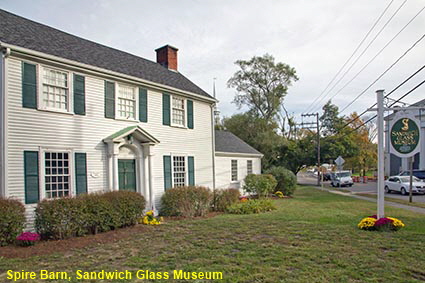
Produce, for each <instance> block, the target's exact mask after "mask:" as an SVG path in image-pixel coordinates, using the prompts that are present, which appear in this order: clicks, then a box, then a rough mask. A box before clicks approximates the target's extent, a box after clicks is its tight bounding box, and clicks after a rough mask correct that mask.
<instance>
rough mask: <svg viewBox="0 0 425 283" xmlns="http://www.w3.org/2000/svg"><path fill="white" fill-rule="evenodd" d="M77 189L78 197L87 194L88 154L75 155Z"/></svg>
mask: <svg viewBox="0 0 425 283" xmlns="http://www.w3.org/2000/svg"><path fill="white" fill-rule="evenodd" d="M75 188H76V192H77V195H79V194H85V193H87V154H86V153H75Z"/></svg>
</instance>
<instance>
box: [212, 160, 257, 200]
mask: <svg viewBox="0 0 425 283" xmlns="http://www.w3.org/2000/svg"><path fill="white" fill-rule="evenodd" d="M232 160H237V161H238V180H237V181H232V172H231V166H232V165H231V164H232ZM247 160H252V173H253V174H261V158H260V157H241V156H238V155H235V156H231V153H226V156H221V155H219V154H216V157H215V176H216V186H217V188H220V189H227V188H237V189H240V190H241V192H242V187H243V182H244V179H245V177H246V175H248V173H247Z"/></svg>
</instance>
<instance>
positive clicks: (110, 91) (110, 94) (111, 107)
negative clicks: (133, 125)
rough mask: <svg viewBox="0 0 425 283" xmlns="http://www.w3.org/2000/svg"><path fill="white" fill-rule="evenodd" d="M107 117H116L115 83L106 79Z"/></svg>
mask: <svg viewBox="0 0 425 283" xmlns="http://www.w3.org/2000/svg"><path fill="white" fill-rule="evenodd" d="M105 118H112V119H115V83H113V82H108V81H105Z"/></svg>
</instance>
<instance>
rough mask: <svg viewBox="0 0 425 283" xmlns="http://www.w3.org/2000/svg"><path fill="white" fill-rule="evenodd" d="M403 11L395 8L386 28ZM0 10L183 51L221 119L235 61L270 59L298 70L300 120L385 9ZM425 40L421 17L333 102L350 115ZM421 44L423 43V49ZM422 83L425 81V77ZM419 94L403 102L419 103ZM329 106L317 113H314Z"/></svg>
mask: <svg viewBox="0 0 425 283" xmlns="http://www.w3.org/2000/svg"><path fill="white" fill-rule="evenodd" d="M401 3H402V0H395V1H394V3H393V4H392V6H391V7H390V9H389V11H388V12H387V14H386V16H385V17H384V19H383V21H382V22H381V24H380V25H378V28H379V27H380V26H382V23H383V22H385V21H386V20H387V19H388V17H389V15H391V14H392V13H393V12H394V11H395V10H396V8H397V7H398V6H399V5H400V4H401ZM1 5H2V8H3V9H6V10H8V11H11V12H13V13H16V14H18V15H22V16H24V17H27V18H30V19H33V20H35V21H39V22H42V23H44V24H47V25H50V26H53V27H56V28H59V29H61V30H64V31H67V32H70V33H72V34H75V35H78V36H81V37H84V38H87V39H90V40H93V41H96V42H99V43H102V44H106V45H108V46H111V47H114V48H118V49H121V50H124V51H127V52H130V53H133V54H136V55H138V56H142V57H144V58H147V59H150V60H153V61H154V60H155V52H154V49H156V48H158V47H160V46H162V45H164V44H171V45H173V46H176V47H177V48H179V70H180V71H181V72H182V73H183V74H185V75H186V76H187V77H189V78H190V79H191V80H192V81H194V82H195V83H196V84H198V85H199V86H200V87H202V88H203V89H204V90H206V91H207V92H209V93H212V84H213V78H217V80H216V89H217V95H218V99H219V100H220V105H219V107H220V110H221V113H222V114H223V115H225V116H230V115H232V114H233V113H236V112H238V111H239V110H237V108H236V106H235V105H234V104H232V103H231V101H232V100H233V97H234V94H235V91H234V90H233V89H228V88H227V86H226V82H227V80H228V79H229V78H230V77H231V76H232V74H233V73H234V72H235V71H236V70H237V67H236V66H235V65H234V64H233V63H234V62H235V61H236V60H238V59H245V60H248V59H250V58H251V57H252V56H255V55H263V54H265V53H269V54H272V55H273V56H274V57H275V58H276V61H280V62H285V63H288V64H290V65H291V66H292V67H295V68H296V70H297V73H298V75H299V77H300V80H299V81H298V82H296V83H295V84H294V86H293V87H291V88H290V89H289V93H288V96H287V97H286V99H285V105H286V108H287V109H288V111H289V112H291V113H292V112H293V113H294V114H301V113H302V112H303V111H305V110H306V109H307V107H308V106H309V105H310V104H311V103H312V101H313V100H314V99H315V98H316V97H317V96H318V95H319V94H320V93H321V92H322V90H323V89H324V88H325V87H326V85H327V84H328V82H329V81H330V80H331V79H332V77H333V76H334V75H335V73H336V72H337V71H338V70H339V68H340V67H341V66H342V64H343V63H344V62H345V60H346V59H347V58H348V57H349V56H350V55H351V53H352V52H353V50H354V48H355V47H356V46H357V44H358V43H359V42H360V40H361V39H362V38H363V36H364V35H365V34H366V32H367V31H368V30H369V28H370V27H371V25H372V24H373V23H374V21H375V20H376V19H377V17H378V16H379V14H380V13H381V12H382V11H383V10H384V8H385V7H386V6H387V5H388V3H387V1H368V0H358V1H340V0H321V1H312V0H301V1H289V0H286V1H278V0H263V1H254V0H233V1H224V0H219V1H213V0H202V1H201V0H180V1H166V0H158V1H126V0H123V1H111V0H109V1H82V0H76V1H65V0H58V1H53V0H48V1H41V0H35V1H30V2H29V1H23V0H3V1H2V4H1ZM423 5H424V4H423V1H420V0H416V1H415V0H411V1H408V2H407V3H406V5H405V6H404V7H403V8H402V9H401V10H400V12H399V13H398V14H397V16H396V17H394V19H393V21H392V22H391V23H390V24H389V25H388V27H387V28H386V29H385V30H384V32H383V33H382V35H381V36H380V37H379V38H378V40H377V41H376V42H375V43H374V44H373V45H371V47H370V49H369V50H368V52H366V53H365V55H364V57H363V58H362V59H361V60H359V62H358V63H357V64H356V65H355V66H354V67H353V69H352V71H351V72H350V73H348V74H347V77H346V78H344V79H343V80H342V81H341V83H340V84H339V85H338V86H337V87H335V89H334V90H333V91H332V92H331V93H330V94H329V96H328V97H331V96H332V95H333V94H334V93H335V92H336V91H337V90H338V89H340V88H341V87H342V86H343V85H344V84H345V83H346V82H347V81H348V80H349V79H351V78H352V77H353V76H354V74H356V73H357V72H358V71H359V70H360V68H361V67H362V66H364V64H366V63H367V62H368V60H370V58H372V57H373V56H374V55H375V54H376V52H378V50H379V49H380V48H382V46H383V45H384V44H385V43H386V42H387V41H388V40H390V39H391V38H392V37H393V36H394V35H395V34H396V33H397V32H398V31H399V30H400V29H401V28H402V27H403V26H404V25H405V24H406V23H407V22H408V21H409V20H410V19H411V18H412V17H413V16H414V14H415V13H417V11H419V10H420V9H421V8H422V7H423ZM424 30H425V12H424V13H423V14H421V15H420V16H419V17H418V18H417V19H416V20H415V21H414V22H412V24H411V25H410V26H409V27H408V28H407V29H406V30H405V31H404V32H403V33H402V34H400V37H399V38H397V39H396V40H395V41H394V42H393V43H391V45H389V46H388V48H387V49H386V50H385V51H384V52H383V53H382V54H381V55H380V56H379V57H378V58H377V59H376V61H374V62H373V63H372V64H371V65H370V66H369V67H368V68H367V69H365V71H363V72H362V73H361V74H360V75H359V76H358V78H356V79H355V80H354V81H353V82H352V83H350V84H349V85H348V86H347V87H346V88H345V89H343V90H342V91H341V92H340V93H339V94H338V95H336V96H335V98H334V99H333V102H334V103H336V104H337V105H338V106H340V108H343V107H344V106H345V105H347V104H348V103H349V102H350V101H351V100H352V99H353V98H354V97H355V96H356V95H357V94H359V93H360V92H361V91H362V90H364V89H365V88H366V87H367V86H368V85H369V84H370V83H371V82H372V81H373V80H374V79H376V77H378V76H379V75H380V74H381V73H382V72H383V71H384V70H385V69H386V68H387V67H388V66H390V65H391V64H392V63H393V62H394V61H395V60H396V59H397V58H398V57H399V56H400V55H401V54H403V52H404V51H405V50H406V49H407V48H408V47H409V46H410V45H411V44H413V42H414V41H415V40H417V39H418V38H419V37H420V36H421V34H422V32H423V31H424ZM424 41H425V40H424ZM424 46H425V42H422V43H421V44H420V45H418V46H417V47H416V48H415V49H414V50H412V52H411V53H409V54H408V55H407V56H406V57H405V58H404V59H403V60H402V61H400V63H399V64H398V65H397V66H395V67H394V68H393V70H391V71H390V72H388V74H387V75H386V76H385V77H383V78H382V79H381V80H380V81H379V82H378V83H377V84H376V85H374V86H373V87H371V88H370V89H369V90H368V91H367V93H366V94H365V95H364V96H362V97H361V99H359V100H358V101H357V102H356V103H354V104H353V106H352V107H350V108H349V109H347V112H346V113H344V114H349V112H352V111H358V112H361V111H363V110H364V109H365V108H366V107H368V106H370V105H372V104H373V103H374V102H375V95H374V92H375V90H376V89H378V88H384V89H386V90H388V91H389V90H391V89H392V88H394V87H395V86H396V85H397V84H398V83H400V82H401V81H403V80H404V79H405V78H406V77H407V76H409V75H410V74H411V73H413V72H414V71H415V70H416V69H418V68H419V67H420V66H421V65H422V64H423V62H424V61H425V60H424V56H425V55H424V52H423V50H424ZM422 77H423V76H422ZM418 82H419V79H415V80H412V82H409V84H406V86H405V87H403V88H402V89H400V91H399V92H397V94H394V97H399V96H401V95H402V94H403V93H404V92H406V91H407V90H408V89H410V88H411V87H413V86H414V85H415V84H417V83H418ZM424 92H425V91H424V90H420V89H419V90H418V91H417V92H415V94H414V95H412V96H409V97H408V98H406V101H407V102H411V103H412V102H415V101H417V100H420V99H423V98H424ZM326 101H327V99H324V100H323V101H320V103H317V104H316V105H315V107H313V110H315V111H316V110H318V109H320V107H321V105H323V104H324V103H325V102H326Z"/></svg>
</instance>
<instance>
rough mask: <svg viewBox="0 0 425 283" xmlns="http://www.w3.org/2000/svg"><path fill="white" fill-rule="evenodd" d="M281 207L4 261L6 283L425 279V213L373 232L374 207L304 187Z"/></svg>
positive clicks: (0, 275)
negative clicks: (41, 274)
mask: <svg viewBox="0 0 425 283" xmlns="http://www.w3.org/2000/svg"><path fill="white" fill-rule="evenodd" d="M275 202H276V205H277V207H278V209H277V210H276V211H274V212H269V213H264V214H259V215H219V216H217V217H214V218H209V219H200V220H181V221H173V222H169V223H166V224H164V225H161V226H155V227H148V228H149V229H148V231H149V232H144V233H138V234H134V235H132V236H130V237H129V238H126V239H122V240H121V241H118V242H115V243H109V244H104V245H96V246H92V247H87V248H84V249H80V250H74V251H70V252H66V253H65V254H56V255H49V256H43V257H34V258H29V259H6V258H0V282H10V281H8V280H6V274H5V272H6V270H8V269H13V270H26V271H27V270H34V271H38V270H40V269H48V270H51V271H69V272H70V274H73V272H74V271H76V270H77V269H82V270H85V271H100V270H102V269H105V270H109V271H113V270H116V269H117V270H132V271H136V270H139V269H142V270H150V271H156V272H171V271H172V270H174V269H183V270H185V271H221V272H223V280H217V281H214V282H229V283H230V282H232V283H234V282H244V283H248V282H253V283H255V282H258V283H263V282H264V283H267V282H269V283H278V282H423V281H424V280H425V273H424V262H425V248H424V239H425V217H424V215H422V214H415V213H412V212H410V211H405V210H402V209H397V208H390V207H387V208H386V212H387V214H388V216H392V217H397V218H399V219H401V220H402V221H403V222H404V223H405V224H406V227H405V228H404V229H402V230H400V231H398V232H389V233H385V232H369V231H361V230H359V229H357V227H356V225H357V223H358V222H359V221H360V220H361V219H362V218H363V217H365V216H368V215H372V214H375V211H376V208H375V204H373V203H370V202H367V201H362V200H358V199H354V198H351V197H346V196H341V195H336V194H332V193H328V192H323V191H320V190H317V189H314V188H311V187H300V188H298V190H297V191H296V194H295V196H294V198H292V199H281V200H276V201H275ZM77 240H78V239H77ZM52 244H53V243H52ZM19 282H37V281H34V280H31V281H19ZM40 282H55V281H40ZM71 282H77V280H76V279H75V278H74V279H73V280H71ZM80 282H81V281H80ZM83 282H99V281H90V280H86V281H83ZM108 282H133V281H131V280H127V281H126V280H117V281H108ZM137 282H142V281H137ZM143 282H171V281H164V280H152V281H148V280H144V281H143ZM172 282H211V281H202V280H190V281H172Z"/></svg>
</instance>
